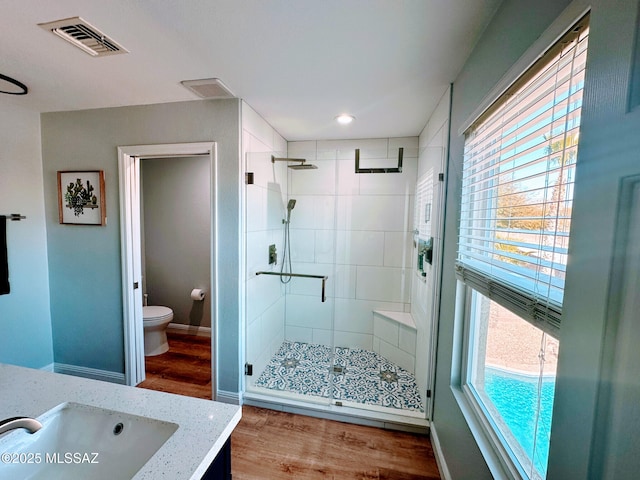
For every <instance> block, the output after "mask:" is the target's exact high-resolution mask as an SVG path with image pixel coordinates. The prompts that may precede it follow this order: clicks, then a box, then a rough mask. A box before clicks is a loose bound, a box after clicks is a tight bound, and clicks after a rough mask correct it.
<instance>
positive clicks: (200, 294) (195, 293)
mask: <svg viewBox="0 0 640 480" xmlns="http://www.w3.org/2000/svg"><path fill="white" fill-rule="evenodd" d="M205 295H206V292H205V291H204V290H203V289H201V288H194V289H193V290H191V300H193V301H196V302H201V301H202V300H204V297H205Z"/></svg>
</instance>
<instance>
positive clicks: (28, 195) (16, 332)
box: [0, 95, 53, 368]
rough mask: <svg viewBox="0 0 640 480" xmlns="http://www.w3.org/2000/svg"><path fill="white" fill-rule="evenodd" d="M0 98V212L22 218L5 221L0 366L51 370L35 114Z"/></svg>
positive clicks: (12, 99) (44, 245)
mask: <svg viewBox="0 0 640 480" xmlns="http://www.w3.org/2000/svg"><path fill="white" fill-rule="evenodd" d="M2 97H3V98H1V99H0V123H1V124H2V129H0V165H1V166H2V171H1V173H0V214H2V215H6V214H11V213H20V214H22V215H25V216H26V217H27V218H26V219H25V220H22V221H20V222H11V221H8V222H7V253H8V257H9V258H8V263H9V281H10V286H11V292H10V293H9V294H8V295H0V325H1V327H2V335H0V363H10V364H14V365H22V366H25V367H33V368H43V367H44V368H47V367H49V368H52V364H53V347H52V334H51V314H50V312H49V272H48V266H47V243H46V226H45V219H44V217H45V212H44V195H43V193H42V188H41V185H42V177H43V173H42V155H41V151H40V114H39V113H37V112H32V111H30V110H27V109H24V108H22V107H21V106H20V101H19V100H20V99H19V98H6V97H7V96H6V95H3V96H2Z"/></svg>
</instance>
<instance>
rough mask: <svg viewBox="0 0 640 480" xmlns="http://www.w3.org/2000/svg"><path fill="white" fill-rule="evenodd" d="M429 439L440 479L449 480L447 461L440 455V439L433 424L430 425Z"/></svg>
mask: <svg viewBox="0 0 640 480" xmlns="http://www.w3.org/2000/svg"><path fill="white" fill-rule="evenodd" d="M430 437H431V446H432V447H433V453H434V455H435V457H436V464H437V465H438V470H440V478H442V479H443V480H451V473H450V472H449V467H448V466H447V461H446V460H445V458H444V455H443V454H442V447H441V446H440V439H438V432H437V430H436V426H435V424H434V423H431V432H430Z"/></svg>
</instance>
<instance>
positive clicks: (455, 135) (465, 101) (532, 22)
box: [433, 0, 584, 480]
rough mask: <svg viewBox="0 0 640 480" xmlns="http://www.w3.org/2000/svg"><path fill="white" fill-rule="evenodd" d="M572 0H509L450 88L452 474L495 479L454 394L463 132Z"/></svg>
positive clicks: (446, 370)
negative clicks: (494, 91)
mask: <svg viewBox="0 0 640 480" xmlns="http://www.w3.org/2000/svg"><path fill="white" fill-rule="evenodd" d="M568 3H569V2H568V1H567V0H563V1H557V0H541V1H539V2H520V1H517V0H505V1H504V2H503V3H502V5H501V6H500V8H499V9H498V11H497V12H496V14H495V16H494V18H493V19H492V20H491V22H490V24H489V26H488V27H487V29H486V30H485V32H484V33H483V35H482V37H481V38H480V40H479V41H478V43H477V45H476V47H475V49H474V50H473V52H472V54H471V55H470V56H469V59H468V60H467V62H466V63H465V65H464V67H463V69H462V71H461V72H460V74H459V75H458V77H457V78H456V80H455V82H454V84H453V87H452V88H453V93H452V107H451V140H450V150H449V161H448V166H447V172H445V179H446V189H447V193H446V204H445V227H444V237H445V238H446V239H447V241H445V243H444V250H443V276H442V289H441V303H440V321H439V327H438V351H437V360H436V386H435V399H434V413H433V422H434V425H435V428H434V430H435V431H436V432H437V433H436V434H437V439H438V443H439V445H440V449H441V451H442V453H443V455H444V458H445V460H446V464H447V468H448V471H449V473H450V475H451V478H461V479H462V478H473V479H475V480H482V479H491V478H493V477H492V474H491V472H490V470H489V468H488V466H487V463H486V462H485V460H484V458H483V456H482V454H481V452H480V447H479V446H478V444H477V443H476V441H475V440H474V437H473V435H472V434H471V430H470V428H469V426H468V425H467V422H466V421H465V418H464V416H463V414H462V411H461V409H460V407H459V405H458V403H457V401H456V398H455V397H454V394H453V393H454V390H455V389H456V388H458V387H457V385H459V382H460V379H459V367H460V361H461V355H462V351H461V345H462V343H461V338H462V337H461V335H462V325H461V324H459V323H456V320H455V319H456V316H455V305H456V278H455V274H454V265H455V259H456V250H457V241H456V239H457V235H458V222H459V211H460V193H461V184H462V158H463V148H464V137H463V136H462V135H461V134H460V132H459V130H460V128H461V126H462V125H463V124H464V123H465V122H466V121H467V120H468V118H469V117H470V116H471V115H472V114H473V113H474V111H475V110H476V109H477V108H478V107H479V106H480V104H481V103H482V101H483V100H484V98H485V96H486V95H488V94H489V92H490V91H491V90H492V89H493V87H494V86H495V85H496V84H497V83H498V82H499V81H500V79H501V78H502V77H503V76H504V75H505V73H506V72H507V71H508V70H509V69H510V68H511V66H512V65H513V64H514V63H515V62H516V61H517V60H518V59H519V58H520V57H521V56H522V55H523V54H524V53H525V51H526V50H527V49H528V48H529V47H531V45H532V44H533V43H534V42H535V40H536V39H537V38H538V37H539V36H540V35H541V34H542V32H543V31H544V30H545V29H546V28H547V27H548V26H549V25H550V24H551V23H552V22H553V21H554V20H555V19H556V18H557V17H558V15H559V14H560V13H561V12H562V10H563V9H564V8H565V7H566V6H567V4H568ZM561 354H562V353H561ZM462 452H464V454H463V453H462ZM558 478H560V477H558ZM565 478H572V477H565ZM573 478H575V477H573ZM580 478H584V477H580Z"/></svg>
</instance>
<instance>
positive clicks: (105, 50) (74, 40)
mask: <svg viewBox="0 0 640 480" xmlns="http://www.w3.org/2000/svg"><path fill="white" fill-rule="evenodd" d="M38 25H39V26H40V27H42V28H44V29H45V30H49V31H50V32H52V33H55V34H56V35H57V36H59V37H60V38H63V39H65V40H66V41H67V42H69V43H71V44H73V45H75V46H76V47H78V48H79V49H80V50H82V51H83V52H85V53H88V54H89V55H91V56H92V57H104V56H106V55H115V54H118V53H129V52H128V50H127V49H126V48H124V47H123V46H122V45H120V44H118V42H116V41H115V40H113V39H111V38H109V37H107V36H106V35H105V34H104V33H102V32H101V31H100V30H98V29H97V28H95V27H94V26H93V25H91V24H89V23H88V22H86V21H84V20H83V19H82V18H80V17H73V18H66V19H64V20H57V21H55V22H48V23H39V24H38Z"/></svg>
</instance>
